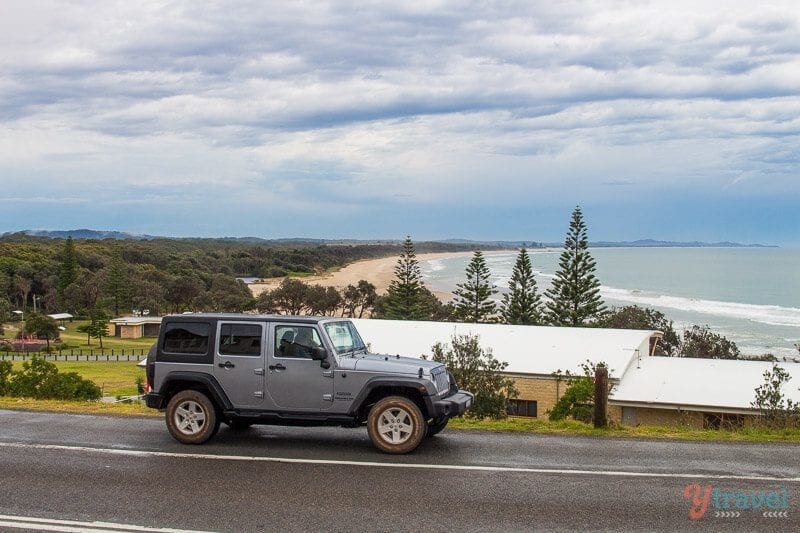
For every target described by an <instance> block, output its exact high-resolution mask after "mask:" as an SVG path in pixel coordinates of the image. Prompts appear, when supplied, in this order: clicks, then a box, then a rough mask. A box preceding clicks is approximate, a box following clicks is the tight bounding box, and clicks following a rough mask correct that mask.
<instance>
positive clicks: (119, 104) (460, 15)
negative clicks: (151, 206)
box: [0, 0, 800, 209]
mask: <svg viewBox="0 0 800 533" xmlns="http://www.w3.org/2000/svg"><path fill="white" fill-rule="evenodd" d="M0 47H2V49H3V50H4V53H3V54H2V55H0V182H2V183H3V184H4V186H6V187H9V188H10V189H11V190H17V191H19V190H23V189H24V188H25V186H26V185H28V184H29V183H31V182H39V183H52V182H53V181H54V180H55V181H57V182H59V183H71V184H72V185H73V186H74V187H82V188H83V189H82V191H83V194H85V195H89V194H92V191H93V190H94V191H96V190H98V189H103V188H104V187H107V186H108V182H109V180H113V182H114V183H115V184H117V185H123V184H127V185H128V186H130V187H132V188H134V189H135V188H137V187H145V188H146V189H147V191H149V192H152V191H155V190H157V188H158V187H165V191H167V193H169V191H171V190H173V189H171V187H174V186H176V185H177V184H190V185H192V186H193V187H195V188H196V189H197V192H196V193H195V194H196V195H198V197H202V190H203V188H207V189H208V190H210V191H214V192H215V194H231V195H233V194H239V195H240V196H242V197H246V198H247V199H248V200H249V201H253V199H255V198H258V199H259V201H262V202H272V203H273V204H274V205H276V206H279V205H281V202H283V207H282V208H283V209H288V208H290V207H287V203H286V201H287V200H289V199H292V198H294V197H296V195H297V192H298V190H299V189H300V188H301V187H303V186H305V187H310V186H313V187H314V188H316V190H318V191H320V192H322V193H324V194H327V195H328V197H327V199H326V200H325V202H327V203H329V204H330V203H331V202H341V203H343V204H347V205H354V206H355V205H359V202H362V203H364V202H386V203H392V202H396V201H397V200H396V199H397V198H403V199H404V201H406V202H409V201H410V202H416V203H420V204H426V205H436V204H437V203H442V202H445V201H447V199H448V198H451V197H452V196H453V194H454V191H457V194H458V195H459V197H460V198H463V199H464V201H465V202H479V201H486V198H487V197H492V194H493V193H495V192H496V191H498V190H503V191H508V194H507V195H506V196H505V197H504V198H505V201H509V202H512V203H513V202H516V203H518V204H522V203H524V202H525V201H528V200H527V199H528V198H531V199H534V198H537V197H541V194H542V193H543V192H546V193H547V194H551V195H557V196H561V197H563V198H569V197H570V195H574V194H575V191H576V190H578V191H581V193H582V194H583V195H585V196H587V197H588V196H589V193H591V194H592V195H593V196H591V198H592V199H594V200H596V201H601V200H602V198H604V197H606V196H608V197H611V196H614V195H618V194H620V193H619V190H620V189H625V190H626V191H630V192H627V193H625V194H630V195H640V196H641V197H647V196H649V195H652V194H654V193H656V192H658V191H661V190H670V189H676V188H679V187H683V186H686V184H687V183H691V184H692V186H694V187H696V188H698V189H700V190H704V191H706V192H708V193H709V194H713V192H714V191H721V190H725V191H733V190H736V191H739V192H741V194H765V193H766V192H769V193H770V194H773V193H774V194H796V192H797V187H796V183H795V181H796V179H795V178H794V176H797V174H798V163H800V162H798V160H797V157H796V156H794V154H795V153H796V150H794V149H793V148H792V146H793V145H796V143H797V141H798V140H800V139H798V137H799V136H800V96H798V87H800V59H798V58H799V57H800V14H799V13H798V10H797V9H796V4H795V2H774V3H772V4H771V5H769V6H767V5H761V4H753V3H752V2H729V1H721V0H720V1H711V2H702V3H697V2H686V1H680V2H670V3H664V2H634V3H631V2H616V1H610V0H609V1H606V2H594V3H590V4H587V3H583V2H558V3H551V4H541V5H539V4H531V3H530V2H510V3H509V2H503V3H496V4H495V3H491V4H485V3H478V2H449V1H441V2H427V1H426V2H415V3H413V4H412V3H399V4H396V5H392V6H386V5H385V4H383V3H369V4H366V5H364V4H351V3H347V2H310V1H309V2H292V3H277V4H272V3H263V2H256V1H254V2H239V3H236V4H231V3H229V2H202V3H198V2H191V1H176V2H143V3H131V2H106V1H103V2H99V1H98V2H90V1H87V2H77V3H62V2H47V1H42V0H28V1H25V2H21V1H20V2H6V3H5V4H4V13H3V17H0ZM287 182H291V183H287ZM609 184H611V185H609ZM620 184H625V186H624V187H622V186H621V185H620ZM612 185H613V186H612ZM609 187H610V188H612V189H614V191H611V192H609V190H608V189H609ZM237 191H248V192H247V193H240V192H237ZM257 191H258V192H257ZM765 191H766V192H765ZM170 194H171V193H170ZM178 196H179V195H176V198H177V197H178ZM495 196H496V195H495ZM82 197H83V196H82ZM193 197H194V196H193ZM501 200H503V199H499V200H495V201H498V202H499V201H501ZM567 201H570V202H571V200H567ZM304 202H312V201H311V200H304ZM318 202H320V203H322V202H323V201H322V200H321V199H319V200H318ZM312 203H313V202H312ZM297 208H298V209H299V208H301V206H300V204H297Z"/></svg>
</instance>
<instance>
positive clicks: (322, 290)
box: [305, 285, 342, 316]
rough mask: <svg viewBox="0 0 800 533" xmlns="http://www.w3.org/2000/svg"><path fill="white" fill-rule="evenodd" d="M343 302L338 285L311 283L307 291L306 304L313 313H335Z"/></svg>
mask: <svg viewBox="0 0 800 533" xmlns="http://www.w3.org/2000/svg"><path fill="white" fill-rule="evenodd" d="M341 303H342V296H341V295H340V294H339V291H338V290H336V287H323V286H321V285H311V286H309V287H308V290H307V291H306V302H305V306H306V308H307V309H308V312H309V314H311V315H317V316H327V315H333V314H334V313H336V309H337V308H338V307H339V305H340V304H341Z"/></svg>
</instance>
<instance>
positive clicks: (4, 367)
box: [0, 361, 11, 396]
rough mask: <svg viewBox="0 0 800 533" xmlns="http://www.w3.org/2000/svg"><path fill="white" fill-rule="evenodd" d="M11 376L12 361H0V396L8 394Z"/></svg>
mask: <svg viewBox="0 0 800 533" xmlns="http://www.w3.org/2000/svg"><path fill="white" fill-rule="evenodd" d="M9 375H11V361H0V396H5V395H6V394H8V376H9Z"/></svg>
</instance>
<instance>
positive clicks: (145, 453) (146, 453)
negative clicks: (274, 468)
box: [0, 442, 800, 483]
mask: <svg viewBox="0 0 800 533" xmlns="http://www.w3.org/2000/svg"><path fill="white" fill-rule="evenodd" d="M0 448H29V449H37V450H58V451H71V452H88V453H100V454H108V455H125V456H133V457H170V458H175V459H202V460H211V461H250V462H259V463H285V464H310V465H333V466H337V465H338V466H359V467H376V468H407V469H411V470H460V471H477V472H520V473H527V474H565V475H586V476H612V477H655V478H679V479H731V480H739V481H780V482H790V483H800V477H777V476H747V475H736V474H701V473H694V472H630V471H617V470H578V469H560V468H526V467H516V466H482V465H448V464H425V463H384V462H379V461H342V460H335V459H295V458H291V457H259V456H252V455H217V454H206V453H175V452H156V451H150V450H130V449H117V448H92V447H90V446H64V445H59V444H33V443H22V442H0Z"/></svg>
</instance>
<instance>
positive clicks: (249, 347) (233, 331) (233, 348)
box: [219, 324, 261, 355]
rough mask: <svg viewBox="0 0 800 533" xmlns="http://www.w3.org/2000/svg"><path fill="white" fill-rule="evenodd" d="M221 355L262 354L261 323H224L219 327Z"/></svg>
mask: <svg viewBox="0 0 800 533" xmlns="http://www.w3.org/2000/svg"><path fill="white" fill-rule="evenodd" d="M219 353H220V355H261V325H259V324H222V325H221V326H220V328H219Z"/></svg>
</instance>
